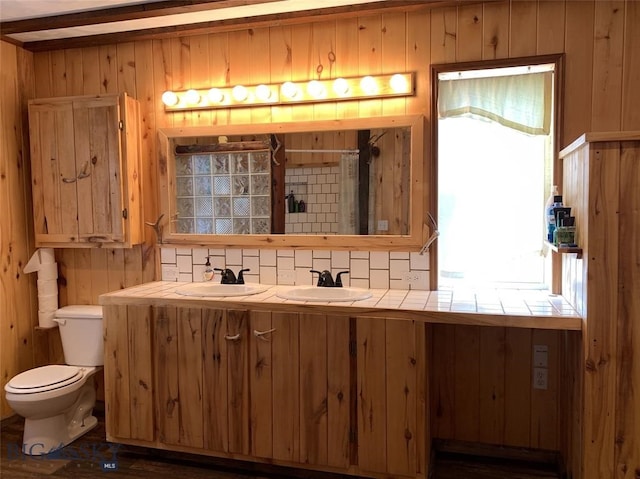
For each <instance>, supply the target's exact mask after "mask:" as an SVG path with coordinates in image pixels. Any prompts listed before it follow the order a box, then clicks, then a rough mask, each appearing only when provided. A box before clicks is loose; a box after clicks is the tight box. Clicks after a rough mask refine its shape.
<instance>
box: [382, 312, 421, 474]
mask: <svg viewBox="0 0 640 479" xmlns="http://www.w3.org/2000/svg"><path fill="white" fill-rule="evenodd" d="M415 342H416V331H415V325H414V323H413V321H394V320H387V321H386V368H387V372H388V374H387V460H388V464H387V472H389V473H391V474H393V475H400V474H404V475H415V473H416V470H417V469H416V438H417V436H418V432H417V431H416V427H417V422H416V413H417V402H418V384H417V374H416V369H417V364H418V361H417V359H418V356H417V351H416V344H415Z"/></svg>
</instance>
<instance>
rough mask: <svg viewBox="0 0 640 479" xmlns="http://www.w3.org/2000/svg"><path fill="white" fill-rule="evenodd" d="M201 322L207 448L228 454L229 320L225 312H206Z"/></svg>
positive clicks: (204, 311)
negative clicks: (226, 338) (225, 337)
mask: <svg viewBox="0 0 640 479" xmlns="http://www.w3.org/2000/svg"><path fill="white" fill-rule="evenodd" d="M202 321H203V337H202V340H203V343H202V344H203V346H202V347H203V349H204V351H203V353H204V354H203V364H202V366H203V373H204V374H203V376H204V377H203V390H202V393H203V400H202V403H203V409H202V411H203V414H204V421H203V423H204V447H205V449H208V450H211V451H222V452H228V451H229V432H228V429H229V421H228V418H227V412H226V411H227V394H228V392H227V391H228V386H227V367H228V361H227V341H226V340H225V339H224V335H225V332H226V331H227V325H226V316H225V313H224V311H223V310H220V309H208V308H207V309H204V310H203V313H202Z"/></svg>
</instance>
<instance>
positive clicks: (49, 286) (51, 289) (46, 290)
mask: <svg viewBox="0 0 640 479" xmlns="http://www.w3.org/2000/svg"><path fill="white" fill-rule="evenodd" d="M38 294H58V281H57V280H55V279H39V280H38Z"/></svg>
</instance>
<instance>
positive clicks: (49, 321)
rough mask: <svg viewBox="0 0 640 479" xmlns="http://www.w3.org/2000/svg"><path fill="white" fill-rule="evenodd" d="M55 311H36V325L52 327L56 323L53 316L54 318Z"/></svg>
mask: <svg viewBox="0 0 640 479" xmlns="http://www.w3.org/2000/svg"><path fill="white" fill-rule="evenodd" d="M55 316H56V312H55V311H38V325H39V326H40V327H41V328H54V327H56V326H57V325H58V323H56V322H55V321H54V320H53V318H55Z"/></svg>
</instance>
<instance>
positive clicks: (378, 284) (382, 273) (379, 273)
mask: <svg viewBox="0 0 640 479" xmlns="http://www.w3.org/2000/svg"><path fill="white" fill-rule="evenodd" d="M369 284H370V287H371V288H374V289H389V270H388V269H372V270H371V271H370V273H369Z"/></svg>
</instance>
